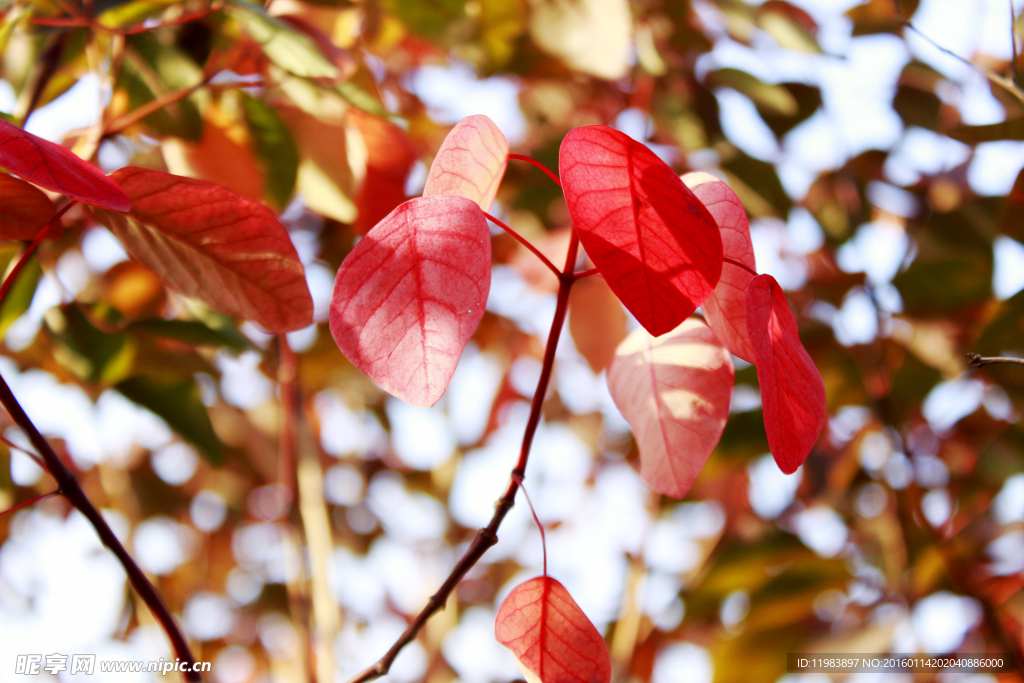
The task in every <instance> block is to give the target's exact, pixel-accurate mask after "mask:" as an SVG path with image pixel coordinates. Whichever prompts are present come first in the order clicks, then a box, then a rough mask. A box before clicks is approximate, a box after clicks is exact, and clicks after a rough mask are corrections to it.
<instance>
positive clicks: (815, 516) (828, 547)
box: [793, 505, 849, 557]
mask: <svg viewBox="0 0 1024 683" xmlns="http://www.w3.org/2000/svg"><path fill="white" fill-rule="evenodd" d="M793 525H794V527H795V528H796V533H797V536H799V537H800V540H801V541H802V542H803V544H804V545H806V546H807V547H808V548H810V549H811V550H813V551H814V552H815V553H817V554H818V555H820V556H821V557H835V556H836V555H838V554H839V553H840V552H842V550H843V548H844V547H846V539H847V537H848V536H849V532H848V531H847V529H846V524H845V523H844V522H843V518H842V517H841V516H840V515H839V513H837V512H836V511H835V510H833V509H832V508H830V507H825V506H824V505H817V506H815V507H811V508H807V509H806V510H801V511H800V512H799V513H797V514H796V515H794V516H793Z"/></svg>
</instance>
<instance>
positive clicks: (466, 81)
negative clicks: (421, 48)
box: [409, 63, 527, 145]
mask: <svg viewBox="0 0 1024 683" xmlns="http://www.w3.org/2000/svg"><path fill="white" fill-rule="evenodd" d="M409 86H410V90H412V91H413V92H414V93H416V95H417V96H418V97H419V98H420V99H421V100H423V102H424V103H425V104H426V105H427V107H429V108H430V114H431V116H432V117H433V118H434V119H435V120H437V121H439V122H440V123H456V122H458V121H460V120H461V119H464V118H465V117H467V116H472V115H473V114H484V115H485V116H487V117H488V118H490V119H491V120H492V121H494V124H495V125H496V126H498V128H499V129H501V132H502V133H504V134H505V137H506V138H508V141H509V144H511V145H516V144H517V143H519V142H522V140H523V139H524V138H525V137H526V128H527V126H526V119H525V118H524V117H523V112H522V110H521V109H520V108H519V84H518V83H516V82H515V81H513V80H512V79H511V78H507V77H503V76H492V77H491V78H484V79H477V77H476V74H475V73H473V68H472V67H471V66H469V65H468V64H465V63H455V64H452V65H451V66H421V67H420V68H418V69H416V70H415V71H414V72H413V73H412V75H411V76H410V77H409Z"/></svg>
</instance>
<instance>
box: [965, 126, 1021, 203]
mask: <svg viewBox="0 0 1024 683" xmlns="http://www.w3.org/2000/svg"><path fill="white" fill-rule="evenodd" d="M1021 168H1024V142H1020V141H1016V140H1000V141H998V142H982V143H981V144H979V145H977V146H976V147H975V149H974V158H973V159H971V163H970V165H968V167H967V182H968V184H970V186H971V189H972V190H974V191H975V192H977V193H978V194H980V195H995V196H1001V195H1005V194H1009V192H1010V190H1011V189H1013V182H1014V181H1015V180H1016V179H1017V174H1018V173H1020V170H1021Z"/></svg>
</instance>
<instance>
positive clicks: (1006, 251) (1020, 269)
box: [992, 235, 1024, 299]
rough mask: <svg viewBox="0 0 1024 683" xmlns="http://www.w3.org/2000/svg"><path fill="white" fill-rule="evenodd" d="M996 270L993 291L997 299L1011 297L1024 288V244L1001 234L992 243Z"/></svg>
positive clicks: (993, 278)
mask: <svg viewBox="0 0 1024 683" xmlns="http://www.w3.org/2000/svg"><path fill="white" fill-rule="evenodd" d="M992 252H993V255H994V256H995V270H994V271H993V273H992V292H993V293H994V294H995V296H996V298H997V299H1009V298H1010V297H1011V296H1013V295H1014V294H1016V293H1017V292H1019V291H1020V290H1022V289H1024V245H1022V244H1021V243H1020V242H1018V241H1017V240H1015V239H1011V238H1009V237H1006V236H1005V235H1001V236H999V237H997V238H996V239H995V242H993V244H992Z"/></svg>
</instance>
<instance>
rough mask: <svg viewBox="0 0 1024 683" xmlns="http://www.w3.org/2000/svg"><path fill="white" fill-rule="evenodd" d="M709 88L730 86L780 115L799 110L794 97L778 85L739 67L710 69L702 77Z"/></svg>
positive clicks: (788, 114)
mask: <svg viewBox="0 0 1024 683" xmlns="http://www.w3.org/2000/svg"><path fill="white" fill-rule="evenodd" d="M704 85H706V86H707V87H709V88H712V89H714V88H723V87H724V88H732V89H733V90H735V91H736V92H739V93H742V94H744V95H746V96H747V97H749V98H750V99H752V100H753V101H754V104H756V105H758V107H759V108H761V109H765V110H767V111H769V112H771V113H773V114H777V115H781V116H794V115H796V113H797V112H798V111H799V109H800V108H799V105H798V104H797V101H796V98H795V97H793V95H792V94H791V93H790V92H789V90H787V89H786V88H784V87H782V86H780V85H772V84H769V83H765V82H764V81H762V80H760V79H759V78H757V77H756V76H753V75H751V74H748V73H747V72H746V71H740V70H739V69H718V70H717V71H711V72H709V73H708V75H707V76H706V77H705V79H704Z"/></svg>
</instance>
